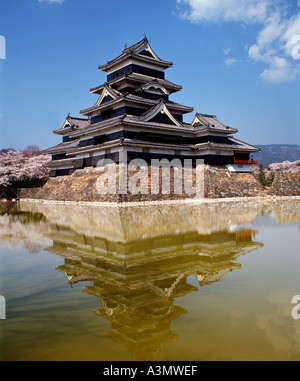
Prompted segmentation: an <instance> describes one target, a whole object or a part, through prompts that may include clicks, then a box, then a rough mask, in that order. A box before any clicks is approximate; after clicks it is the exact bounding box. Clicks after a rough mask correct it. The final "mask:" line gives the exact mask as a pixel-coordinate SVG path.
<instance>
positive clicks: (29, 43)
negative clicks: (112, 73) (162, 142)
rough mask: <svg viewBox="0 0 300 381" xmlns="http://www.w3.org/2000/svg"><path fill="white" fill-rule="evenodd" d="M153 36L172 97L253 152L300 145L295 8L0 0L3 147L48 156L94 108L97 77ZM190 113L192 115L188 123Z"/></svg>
mask: <svg viewBox="0 0 300 381" xmlns="http://www.w3.org/2000/svg"><path fill="white" fill-rule="evenodd" d="M144 33H146V35H147V37H148V40H149V42H150V45H151V47H152V48H153V50H154V51H155V52H156V53H157V55H158V56H160V57H161V58H162V59H165V60H170V61H173V66H172V67H171V68H169V69H167V70H166V78H167V79H168V80H170V81H172V82H175V83H176V84H180V85H181V86H182V87H183V89H182V91H181V92H179V93H176V94H174V95H173V96H171V99H172V100H174V101H176V102H180V103H182V104H185V105H188V106H192V107H194V113H195V112H200V113H208V114H214V115H217V117H218V119H219V120H220V121H221V122H223V123H225V124H227V125H230V126H232V127H234V128H238V130H239V132H238V134H237V135H236V137H237V138H239V139H241V140H245V141H247V142H249V143H252V144H279V143H284V144H300V107H299V106H300V104H299V103H300V86H299V85H300V2H298V1H297V0H284V1H281V0H275V1H274V0H272V1H271V0H259V1H258V0H244V1H241V0H222V1H221V0H143V1H142V0H127V1H124V0H110V1H105V0H88V1H84V0H56V1H54V0H51V1H50V0H42V1H41V0H9V1H1V5H0V35H2V36H4V38H5V41H6V52H5V53H6V59H0V148H8V147H13V148H16V149H22V148H24V147H26V146H27V145H37V146H39V147H40V148H42V149H44V148H47V147H49V146H52V145H55V144H57V143H59V142H60V140H61V138H60V137H59V136H57V135H54V134H53V132H52V131H53V130H54V129H57V128H59V127H61V125H62V123H63V122H64V119H65V117H66V116H67V114H68V113H69V112H70V113H71V115H73V116H80V115H79V111H80V110H82V109H84V108H87V107H89V106H92V105H93V104H94V103H95V102H96V100H97V96H96V95H94V94H90V92H89V89H90V88H91V87H95V86H97V85H100V84H102V83H104V82H105V81H106V74H105V73H104V72H100V71H99V70H98V65H100V64H103V63H105V62H106V61H107V60H110V59H112V58H114V57H115V56H117V55H118V54H120V53H121V51H122V50H123V48H124V45H125V43H127V45H131V44H134V43H135V42H137V41H139V40H141V39H142V38H143V34H144ZM194 113H192V114H188V115H186V116H185V119H184V120H185V121H186V122H190V121H191V120H192V118H193V115H194Z"/></svg>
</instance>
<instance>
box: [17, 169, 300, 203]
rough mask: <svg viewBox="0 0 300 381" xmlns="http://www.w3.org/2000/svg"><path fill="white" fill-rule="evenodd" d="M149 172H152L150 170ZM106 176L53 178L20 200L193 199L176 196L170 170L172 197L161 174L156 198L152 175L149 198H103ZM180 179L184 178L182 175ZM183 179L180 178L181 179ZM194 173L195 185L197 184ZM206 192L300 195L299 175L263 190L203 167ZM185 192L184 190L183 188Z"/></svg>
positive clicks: (249, 178)
mask: <svg viewBox="0 0 300 381" xmlns="http://www.w3.org/2000/svg"><path fill="white" fill-rule="evenodd" d="M149 171H150V169H149ZM137 173H138V171H136V172H134V171H128V172H127V177H128V183H129V182H130V181H132V180H133V179H134V176H135V175H136V174H137ZM101 174H103V172H99V170H97V169H95V168H86V169H79V170H76V171H75V172H74V173H73V174H72V175H69V176H59V177H54V178H50V179H49V180H48V182H47V183H46V184H45V185H44V186H43V187H40V188H31V189H21V191H20V198H34V199H42V200H57V201H97V202H128V201H132V202H137V201H163V200H180V199H186V198H194V197H195V196H196V194H195V193H191V194H186V193H185V192H183V193H181V194H176V193H175V192H174V183H176V181H178V172H176V171H173V170H171V176H170V193H167V194H164V192H163V191H162V188H161V180H162V178H163V177H164V176H165V175H164V173H163V172H160V176H159V178H160V183H159V190H158V191H157V194H151V181H150V179H151V176H150V172H148V173H146V172H145V173H144V174H143V175H142V176H139V178H140V180H139V181H143V182H144V184H147V186H148V194H140V193H138V194H132V193H130V192H129V191H128V188H127V192H125V194H118V193H116V194H100V193H99V192H98V190H97V180H98V178H99V176H100V175H101ZM180 176H181V175H180ZM108 178H109V177H108ZM180 179H181V177H180ZM195 179H196V177H195V171H193V177H192V183H193V185H194V186H195V184H196V180H195ZM203 179H204V191H203V195H204V197H206V198H211V199H214V198H228V197H258V196H267V195H278V196H295V195H299V189H300V184H299V181H300V179H299V174H280V175H279V174H277V175H276V177H275V180H274V182H273V185H272V186H271V187H264V186H263V185H262V184H261V183H260V182H259V181H258V180H257V179H256V178H255V177H254V176H253V175H252V173H233V172H229V171H228V170H227V168H225V167H223V166H209V165H205V166H204V173H203ZM116 186H117V189H119V175H118V170H117V180H116ZM183 189H184V187H183Z"/></svg>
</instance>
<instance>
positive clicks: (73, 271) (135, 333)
mask: <svg viewBox="0 0 300 381" xmlns="http://www.w3.org/2000/svg"><path fill="white" fill-rule="evenodd" d="M263 210H267V211H268V212H269V213H270V214H271V215H274V217H275V218H276V219H279V220H280V221H281V222H285V221H286V222H291V219H292V220H294V221H298V220H299V203H295V202H292V203H289V202H282V203H277V204H276V203H266V202H262V203H260V202H258V201H253V202H250V201H249V202H233V203H228V202H227V203H226V202H225V203H208V204H199V205H192V204H177V205H171V204H169V205H151V206H145V205H144V206H143V205H141V206H130V207H124V206H123V207H122V206H118V207H112V206H107V207H105V206H102V207H97V206H94V205H92V206H88V205H84V206H80V205H72V206H70V205H57V204H43V203H26V202H22V203H20V205H19V207H18V213H8V214H7V213H6V212H5V211H3V212H1V213H2V216H0V241H2V240H5V239H6V237H7V236H8V232H9V234H10V236H13V237H14V238H15V239H16V240H18V239H19V240H20V239H21V240H24V239H25V238H26V239H25V241H24V242H25V244H26V245H27V246H28V243H27V241H28V239H29V240H33V234H31V233H30V232H32V231H33V230H34V229H35V231H38V232H39V235H38V237H39V242H40V243H41V244H43V247H45V246H47V248H46V249H45V250H48V251H50V252H52V253H55V254H57V255H60V256H62V257H64V264H63V265H61V266H58V267H57V269H58V270H59V271H62V272H63V273H64V274H65V275H66V277H67V280H68V282H69V284H70V285H71V286H72V285H73V284H75V283H78V282H83V281H89V282H90V284H89V285H87V283H82V285H83V287H84V292H85V293H86V294H89V295H94V296H96V297H97V298H98V299H99V301H100V302H101V306H100V308H99V309H97V310H96V311H94V313H95V314H96V315H100V316H104V317H105V318H106V319H107V320H108V321H110V322H111V330H110V332H109V333H108V334H107V336H109V337H110V338H112V339H113V340H115V341H116V342H120V343H122V344H123V345H124V346H125V347H126V348H127V349H128V352H129V353H131V354H132V356H133V357H134V358H136V359H147V360H149V359H155V358H156V355H157V354H158V353H159V351H160V350H161V349H162V348H163V346H164V345H165V344H166V343H167V342H170V341H172V340H174V339H175V338H176V337H177V336H176V334H175V333H173V332H172V331H171V329H170V325H171V322H172V321H174V320H175V319H177V318H178V317H179V316H181V315H183V314H185V313H186V312H187V310H185V309H184V308H182V307H180V306H178V305H176V304H175V303H176V302H175V300H176V299H177V298H180V297H183V296H184V295H187V294H189V293H190V292H191V291H193V290H196V289H197V288H198V287H202V286H205V285H208V284H211V283H213V282H218V281H220V280H221V279H222V278H223V277H224V276H225V275H226V274H227V273H228V272H230V271H233V270H236V269H239V268H240V267H241V265H240V264H239V263H238V262H237V261H236V260H237V258H238V257H239V256H241V255H243V254H246V253H249V252H251V251H252V250H255V249H257V248H258V247H260V246H262V243H259V242H256V241H255V234H256V232H255V231H254V230H253V229H252V222H253V221H254V219H255V218H256V217H257V216H258V215H259V214H260V213H261V212H262V211H263ZM22 211H23V212H25V213H26V214H25V215H24V216H25V217H26V218H25V219H24V216H23V215H22ZM36 213H39V214H36ZM35 215H37V216H38V217H39V218H36V219H35V218H34V217H35ZM41 215H42V216H43V218H42V219H41V218H40V216H41ZM20 216H21V217H22V218H21V217H20ZM28 216H29V217H30V218H29V217H28ZM28 233H29V234H28ZM24 237H25V238H24ZM36 239H37V238H36V237H35V241H36ZM35 241H33V242H34V243H35V244H37V243H38V242H35ZM29 243H31V241H30V242H29ZM26 245H25V246H26ZM189 276H193V282H191V278H189ZM179 300H180V299H179ZM177 302H178V299H177Z"/></svg>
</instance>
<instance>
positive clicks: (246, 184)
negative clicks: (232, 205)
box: [204, 165, 265, 198]
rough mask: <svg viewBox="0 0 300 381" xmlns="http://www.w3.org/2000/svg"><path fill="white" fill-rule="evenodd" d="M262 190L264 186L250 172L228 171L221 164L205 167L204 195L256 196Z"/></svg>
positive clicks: (209, 196)
mask: <svg viewBox="0 0 300 381" xmlns="http://www.w3.org/2000/svg"><path fill="white" fill-rule="evenodd" d="M264 192H265V188H264V186H263V185H262V184H261V183H260V182H259V181H258V180H257V179H256V178H255V177H254V176H253V174H252V173H238V172H230V171H228V169H227V168H225V167H222V166H208V165H207V166H206V168H205V192H204V194H205V197H208V198H225V197H257V196H261V195H263V194H264Z"/></svg>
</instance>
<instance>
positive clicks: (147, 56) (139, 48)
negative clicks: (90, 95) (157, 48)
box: [99, 35, 173, 71]
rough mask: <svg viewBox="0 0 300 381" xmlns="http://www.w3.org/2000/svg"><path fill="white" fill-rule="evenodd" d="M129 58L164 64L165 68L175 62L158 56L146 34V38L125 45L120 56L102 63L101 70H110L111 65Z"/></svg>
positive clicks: (159, 64)
mask: <svg viewBox="0 0 300 381" xmlns="http://www.w3.org/2000/svg"><path fill="white" fill-rule="evenodd" d="M127 58H136V59H138V60H142V61H144V62H149V63H152V64H156V65H158V66H162V67H163V68H165V69H166V68H168V67H170V66H172V65H173V62H171V61H165V60H162V59H161V58H159V57H158V55H157V54H156V53H155V52H154V51H153V49H152V48H151V46H150V44H149V41H148V39H147V37H146V35H144V38H143V39H142V40H141V41H139V42H137V43H136V44H134V45H131V46H129V47H127V46H125V48H124V50H123V52H122V53H121V54H120V55H119V56H117V57H116V58H114V59H113V60H111V61H108V62H107V63H106V64H104V65H100V66H99V70H102V71H108V70H109V69H110V68H111V67H113V66H115V65H117V64H118V63H120V62H122V61H124V60H125V59H127Z"/></svg>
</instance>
